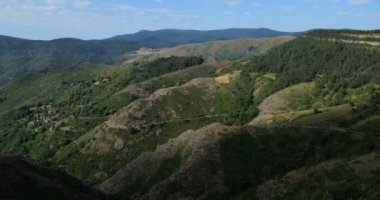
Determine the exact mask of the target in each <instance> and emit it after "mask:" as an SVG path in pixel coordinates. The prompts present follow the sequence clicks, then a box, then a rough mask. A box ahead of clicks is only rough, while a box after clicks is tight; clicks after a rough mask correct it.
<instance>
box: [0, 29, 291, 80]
mask: <svg viewBox="0 0 380 200" xmlns="http://www.w3.org/2000/svg"><path fill="white" fill-rule="evenodd" d="M297 34H298V33H288V32H279V31H274V30H270V29H225V30H211V31H196V30H174V29H165V30H158V31H146V30H143V31H140V32H137V33H134V34H126V35H120V36H115V37H112V38H109V39H104V40H81V39H75V38H59V39H54V40H28V39H20V38H15V37H8V36H1V35H0V83H4V82H8V81H11V80H15V79H20V78H23V77H24V76H26V75H29V74H35V73H40V72H45V71H46V70H48V69H55V68H65V67H71V66H76V65H81V64H106V65H115V64H120V63H122V62H123V59H124V58H125V56H127V55H128V53H130V52H131V51H136V50H138V49H140V48H141V47H150V48H167V47H174V46H178V45H182V44H189V43H199V42H209V41H216V40H228V39H240V38H264V37H265V38H268V37H277V36H285V35H286V36H291V35H297Z"/></svg>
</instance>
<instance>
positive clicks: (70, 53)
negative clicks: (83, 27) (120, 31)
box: [0, 36, 143, 83]
mask: <svg viewBox="0 0 380 200" xmlns="http://www.w3.org/2000/svg"><path fill="white" fill-rule="evenodd" d="M142 46H143V45H141V44H138V43H132V42H126V41H102V40H98V41H95V40H94V41H84V40H79V39H70V38H66V39H57V40H51V41H37V40H25V39H19V38H12V37H6V36H0V83H2V82H6V81H9V80H13V79H19V78H22V77H24V76H25V75H28V74H35V73H41V72H45V71H47V70H49V69H56V68H63V67H72V66H75V65H79V64H108V65H111V64H116V63H121V62H122V60H123V56H124V55H125V54H126V53H127V52H128V51H131V50H136V49H138V48H140V47H142Z"/></svg>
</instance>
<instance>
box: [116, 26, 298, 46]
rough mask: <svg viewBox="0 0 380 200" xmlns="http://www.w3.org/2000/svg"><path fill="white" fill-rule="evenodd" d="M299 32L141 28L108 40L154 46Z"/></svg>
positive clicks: (276, 35) (257, 29) (288, 34)
mask: <svg viewBox="0 0 380 200" xmlns="http://www.w3.org/2000/svg"><path fill="white" fill-rule="evenodd" d="M299 34H300V32H281V31H275V30H271V29H267V28H253V29H248V28H231V29H223V30H209V31H199V30H178V29H163V30H157V31H148V30H142V31H139V32H137V33H134V34H125V35H119V36H115V37H112V38H109V40H125V41H129V42H145V43H149V44H151V45H153V46H150V47H155V48H160V47H168V46H169V47H172V46H177V45H181V44H189V43H200V42H208V41H215V40H232V39H241V38H266V37H278V36H297V35H299Z"/></svg>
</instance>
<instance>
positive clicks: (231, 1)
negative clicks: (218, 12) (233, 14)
mask: <svg viewBox="0 0 380 200" xmlns="http://www.w3.org/2000/svg"><path fill="white" fill-rule="evenodd" d="M226 4H227V5H228V6H238V5H240V4H241V0H227V1H226Z"/></svg>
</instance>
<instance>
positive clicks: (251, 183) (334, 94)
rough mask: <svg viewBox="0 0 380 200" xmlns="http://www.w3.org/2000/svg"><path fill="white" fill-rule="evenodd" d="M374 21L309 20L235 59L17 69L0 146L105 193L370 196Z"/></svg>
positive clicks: (376, 91) (379, 100)
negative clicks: (309, 24) (295, 32)
mask: <svg viewBox="0 0 380 200" xmlns="http://www.w3.org/2000/svg"><path fill="white" fill-rule="evenodd" d="M377 34H378V31H351V30H347V31H333V30H316V31H312V32H308V33H305V34H304V35H301V36H299V37H297V38H295V39H292V40H289V41H287V42H285V43H283V44H282V42H281V44H280V43H279V44H278V46H277V44H276V45H274V47H273V48H272V46H271V48H269V49H268V51H267V52H266V53H264V54H262V55H252V56H250V57H247V58H244V59H241V60H238V61H218V60H213V61H208V60H205V59H203V58H200V57H186V55H187V53H183V55H184V56H185V57H173V56H171V57H162V58H157V59H153V58H152V59H140V60H135V61H134V62H129V63H125V64H122V65H119V66H113V67H110V66H105V65H91V64H83V65H79V66H75V67H70V68H63V69H54V70H49V71H44V72H41V73H38V74H34V75H29V76H26V77H25V78H23V79H20V80H15V81H10V82H8V83H6V84H2V85H0V152H1V153H3V154H16V155H22V156H25V157H27V158H29V159H34V160H38V161H40V162H41V163H44V164H46V165H49V166H50V167H52V168H59V169H62V170H65V171H66V173H68V174H69V175H71V176H74V177H76V178H78V179H80V180H81V181H83V182H84V183H85V184H86V185H88V186H91V187H93V188H97V189H99V190H101V191H102V192H103V193H105V194H106V195H108V197H110V198H111V197H112V198H115V199H117V200H119V199H120V200H121V199H221V200H222V199H263V200H264V199H337V200H340V199H342V200H345V199H371V200H372V199H374V200H375V199H378V198H379V197H380V196H379V192H378V190H377V186H378V185H379V183H378V180H379V169H380V168H379V166H380V164H379V163H380V162H379V161H380V157H379V155H378V154H379V151H380V128H379V125H378V123H379V122H380V120H379V119H380V76H379V74H380V71H379V70H380V60H379V58H380V46H378V45H377V43H376V41H377V37H378V35H377ZM188 54H189V55H194V54H191V53H188ZM227 54H229V53H227ZM181 55H182V54H181ZM0 162H1V159H0ZM0 164H1V163H0ZM0 167H1V166H0ZM100 195H101V194H100Z"/></svg>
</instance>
